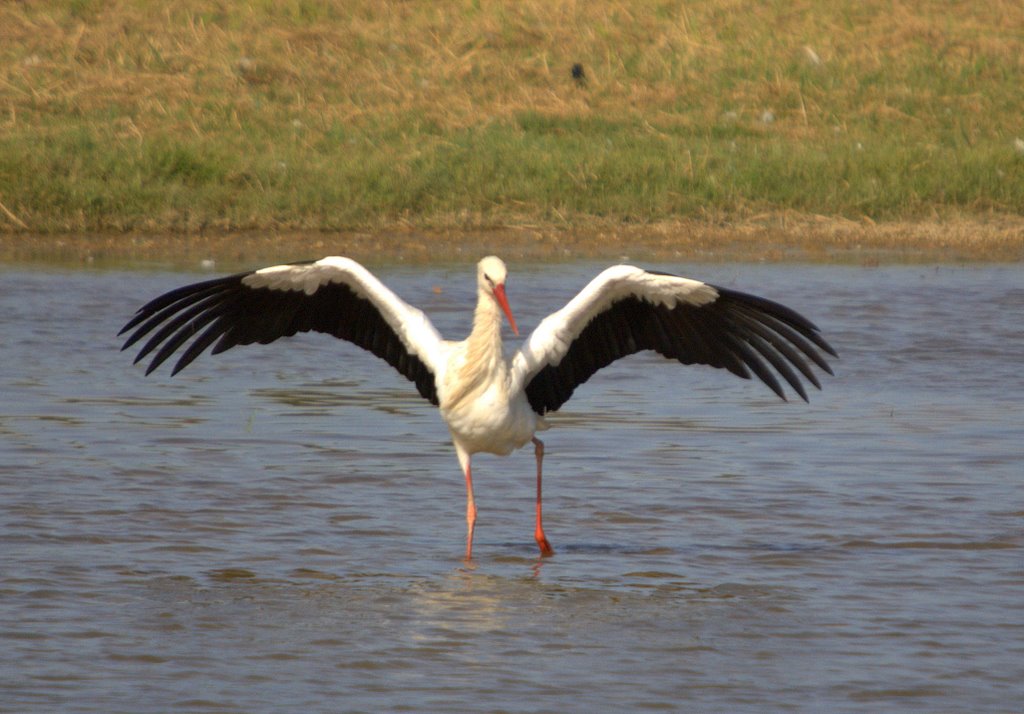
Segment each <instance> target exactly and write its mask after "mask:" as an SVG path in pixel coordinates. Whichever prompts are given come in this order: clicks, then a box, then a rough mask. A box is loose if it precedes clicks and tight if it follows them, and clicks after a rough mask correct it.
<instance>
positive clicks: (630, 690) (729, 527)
mask: <svg viewBox="0 0 1024 714" xmlns="http://www.w3.org/2000/svg"><path fill="white" fill-rule="evenodd" d="M600 267H603V266H600V265H593V264H570V265H557V266H531V265H513V266H511V268H512V271H513V272H512V278H511V280H510V283H509V296H510V299H511V301H512V305H513V308H514V310H515V311H516V317H517V320H518V321H519V324H520V326H521V327H522V328H523V329H524V332H525V331H527V330H528V329H529V328H530V327H531V326H532V325H536V324H537V322H538V321H539V320H540V319H541V318H542V317H543V316H544V315H546V314H547V313H548V312H550V311H552V310H554V309H556V308H557V307H560V306H561V305H562V304H563V303H564V302H565V301H566V300H567V299H568V298H569V297H570V296H571V295H572V294H573V293H574V292H575V291H576V290H577V289H579V288H580V287H581V286H582V285H583V284H584V283H585V282H586V280H587V279H589V277H590V276H592V275H593V274H594V273H596V272H597V270H598V269H599V268H600ZM651 267H657V268H661V269H665V270H670V271H673V272H680V271H682V272H684V273H685V274H689V275H692V276H695V277H701V278H705V279H709V280H711V281H713V282H717V283H718V284H721V285H724V286H728V287H735V288H738V289H743V290H747V291H751V292H756V293H760V294H763V295H765V296H768V297H771V298H774V299H777V300H780V301H782V302H784V303H786V304H789V305H791V306H793V307H795V308H797V309H798V310H800V311H801V312H804V313H805V314H806V315H808V316H809V317H811V318H812V319H813V320H815V321H816V322H817V323H818V324H820V325H821V326H822V327H823V328H824V330H825V334H826V336H827V338H828V339H829V340H830V341H831V342H832V344H833V345H834V346H835V347H836V348H837V349H838V350H839V352H840V353H841V355H842V358H841V359H840V360H839V361H838V362H836V377H834V378H828V379H827V380H825V384H824V386H825V390H824V391H823V392H821V393H818V392H814V393H813V394H812V395H811V403H810V404H809V405H808V404H804V403H802V402H800V401H799V400H797V401H792V402H789V403H783V402H781V401H779V400H777V399H776V398H775V397H774V396H773V395H772V394H771V392H770V391H769V390H768V389H767V388H765V387H764V386H763V385H760V384H756V383H751V382H745V381H742V380H739V379H736V378H735V377H733V376H731V375H728V374H724V373H721V372H719V371H715V370H711V369H708V368H682V367H679V366H678V365H675V364H672V363H668V362H664V361H662V360H660V359H657V358H654V357H649V356H636V357H633V358H630V359H628V360H624V361H621V362H619V363H617V364H616V365H615V366H613V367H611V368H609V369H607V370H605V371H603V372H600V373H599V374H598V375H596V376H595V377H594V378H593V379H592V380H591V381H590V382H589V383H588V384H587V385H585V386H584V387H582V388H581V389H579V390H578V391H577V393H576V395H575V396H574V397H573V399H572V400H571V401H570V402H569V403H568V404H567V405H566V406H565V407H564V408H563V411H561V412H559V413H558V414H557V415H555V416H553V417H552V418H551V422H552V423H553V425H554V428H553V429H552V430H551V431H548V432H546V434H544V435H543V438H544V440H545V442H546V444H547V460H546V462H545V466H546V472H545V473H546V479H545V504H546V509H545V526H546V530H547V532H548V536H549V538H551V541H552V544H553V545H554V547H555V550H556V555H555V557H553V558H551V559H546V560H544V561H543V562H539V561H538V559H537V557H536V552H535V551H536V546H535V545H534V543H533V541H532V529H533V522H532V519H533V509H532V499H533V455H532V450H530V449H526V450H523V451H521V452H518V453H517V454H515V455H513V456H511V457H509V458H506V459H500V458H497V457H490V456H486V455H484V456H480V457H478V459H477V460H476V462H475V466H476V468H475V473H474V476H475V479H474V482H475V485H476V490H477V501H478V506H479V508H480V520H479V522H478V526H477V536H476V544H475V555H476V560H475V563H474V564H473V566H472V567H468V566H467V565H466V564H464V563H462V562H461V560H460V557H461V553H462V549H463V547H464V544H463V538H464V508H465V501H464V498H465V496H464V490H463V483H462V477H461V475H460V473H459V470H458V465H457V462H456V460H455V456H454V453H453V451H452V448H451V445H450V444H449V442H448V438H447V432H446V430H445V428H444V426H443V424H442V422H441V421H440V418H439V417H438V416H437V414H436V413H435V411H434V409H433V408H432V407H431V406H430V405H429V404H427V403H426V402H424V401H423V400H421V399H420V398H419V397H418V396H417V395H416V392H415V389H414V388H413V387H412V385H411V384H409V383H407V382H405V381H404V380H403V379H402V378H401V377H400V376H398V375H397V373H394V372H393V371H392V370H391V369H390V368H388V367H387V366H386V365H385V364H384V363H383V362H380V361H378V360H376V359H375V358H373V357H372V356H371V355H369V354H368V353H364V352H361V351H359V350H358V349H355V348H353V347H351V346H348V345H345V344H343V343H340V342H338V341H336V340H333V339H331V338H328V337H324V336H309V335H307V336H303V337H300V338H296V339H292V340H288V341H284V342H278V343H275V344H274V345H271V346H268V347H249V348H241V349H235V350H232V351H230V352H228V353H225V354H223V355H220V356H217V357H212V358H211V357H208V356H204V357H202V358H200V360H199V361H197V362H196V363H195V364H194V365H192V366H191V367H190V368H189V369H187V370H186V371H185V372H183V373H182V374H180V375H178V376H177V377H175V378H173V379H171V378H170V377H168V376H167V375H168V371H167V369H166V368H164V369H162V370H161V371H160V372H158V373H156V374H154V375H152V376H151V377H149V378H145V377H143V370H142V369H141V368H140V367H133V366H132V365H131V356H130V355H129V354H127V353H120V352H118V348H119V346H120V340H119V339H118V338H116V337H115V333H116V332H117V330H118V328H119V327H120V326H121V325H122V324H123V323H124V321H125V320H126V319H127V318H128V317H129V316H130V315H131V313H132V311H133V310H134V309H135V308H136V307H137V306H138V305H140V304H141V303H142V302H143V301H145V300H146V299H148V298H150V297H152V296H154V295H156V294H157V293H159V292H160V291H163V290H165V289H168V288H171V287H175V286H177V285H180V284H183V283H185V282H189V281H192V280H196V279H202V278H204V277H208V274H182V273H154V272H145V273H143V272H101V271H79V272H68V271H55V270H45V269H34V270H21V269H12V268H8V269H5V270H3V271H2V272H0V328H2V334H3V340H2V342H0V370H2V371H0V389H2V394H3V405H4V406H3V410H2V415H0V543H2V553H0V640H2V644H3V646H2V647H0V709H2V710H3V711H19V712H20V711H40V712H43V711H46V712H51V711H76V712H104V713H110V712H166V711H196V712H202V711H218V712H220V711H238V712H277V711H350V712H356V711H365V712H380V711H403V710H404V711H446V712H489V711H493V712H497V711H502V712H533V711H579V710H583V709H585V708H588V709H591V710H594V711H622V710H630V711H648V710H653V711H666V710H669V711H671V710H676V709H678V710H681V711H700V712H763V711H808V712H817V711H830V712H877V711H904V712H913V711H935V712H940V711H941V712H948V711H972V712H1007V711H1014V710H1017V709H1019V708H1020V702H1021V698H1022V695H1024V684H1022V682H1024V604H1022V603H1024V598H1022V597H1021V593H1022V587H1024V504H1022V499H1021V492H1022V491H1021V483H1022V474H1024V469H1022V457H1024V446H1022V444H1024V439H1022V436H1024V417H1022V416H1021V404H1022V403H1024V369H1022V367H1024V362H1022V359H1024V358H1022V354H1024V320H1022V319H1021V318H1022V315H1024V269H1022V268H1021V267H1020V266H1016V265H1010V266H998V267H986V266H973V267H951V266H950V267H921V266H917V267H882V268H854V267H827V266H802V265H712V266H708V265H705V266H685V265H678V264H676V265H658V266H651ZM380 273H381V275H382V276H383V277H384V278H385V279H386V280H387V282H388V283H389V284H391V285H392V286H393V287H394V288H395V289H396V290H397V291H398V292H399V293H400V294H401V295H403V296H404V297H405V298H406V299H408V300H409V301H411V302H413V303H416V304H418V305H420V306H422V307H424V308H425V309H426V310H427V312H428V313H429V314H430V315H431V316H432V318H433V319H434V320H435V322H436V324H437V325H438V326H439V327H440V329H441V330H442V332H444V333H445V334H448V335H452V336H457V335H460V334H461V333H463V332H465V330H467V329H468V327H469V317H470V311H471V303H472V300H473V291H474V285H473V272H472V269H471V268H470V267H467V266H459V267H452V268H447V267H438V268H433V269H429V270H422V269H416V270H412V269H402V268H390V269H385V270H381V271H380ZM435 288H440V290H435Z"/></svg>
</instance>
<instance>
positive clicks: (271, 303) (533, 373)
mask: <svg viewBox="0 0 1024 714" xmlns="http://www.w3.org/2000/svg"><path fill="white" fill-rule="evenodd" d="M506 277H507V270H506V268H505V264H504V263H503V262H502V261H501V260H500V259H499V258H496V257H494V256H490V257H487V258H484V259H483V260H481V261H480V262H479V263H478V264H477V305H476V312H475V313H474V316H473V330H472V332H470V334H469V337H467V338H466V339H465V340H461V341H459V342H453V341H449V340H445V339H443V338H442V337H441V335H440V333H438V331H437V330H436V329H435V328H434V326H433V324H431V322H430V320H429V319H428V318H427V316H426V315H424V314H423V312H421V311H420V310H417V309H416V308H414V307H412V306H410V305H408V304H407V303H405V302H404V301H403V300H402V299H401V298H399V297H398V296H397V295H395V293H393V292H392V291H391V290H389V289H388V288H387V287H386V286H385V285H384V284H383V283H382V282H381V281H380V280H378V279H377V278H376V277H374V276H373V275H372V274H371V273H370V272H369V271H368V270H367V269H366V268H364V267H363V266H362V265H360V264H359V263H357V262H355V261H354V260H351V259H349V258H341V257H329V258H323V259H322V260H318V261H316V262H312V261H309V262H302V263H292V264H288V265H275V266H272V267H269V268H263V269H262V270H257V271H254V272H249V273H239V274H237V275H231V276H228V277H224V278H216V279H214V280H207V281H205V282H201V283H196V284H194V285H186V286H185V287H181V288H178V289H177V290H172V291H170V292H168V293H166V294H164V295H161V296H160V297H158V298H156V299H155V300H152V301H151V302H149V303H147V304H146V305H144V306H142V307H141V308H140V309H139V311H138V312H137V313H136V314H135V316H134V317H133V318H132V319H131V321H129V322H128V324H127V325H125V326H124V328H123V329H122V330H121V333H120V334H123V333H125V332H127V331H129V330H132V333H131V335H130V336H129V337H128V339H127V341H126V342H125V344H124V347H122V349H126V348H128V347H130V346H132V345H134V344H135V343H137V342H138V341H139V340H141V339H142V338H143V337H145V336H146V335H149V334H150V333H151V332H153V331H154V330H156V332H155V334H153V335H152V337H150V338H149V340H148V341H147V342H146V343H145V345H144V346H143V347H142V349H141V350H140V351H139V354H138V356H137V357H136V358H135V362H139V361H140V360H142V359H143V358H145V357H146V356H147V355H149V354H151V353H153V352H154V351H155V354H154V355H153V357H152V360H151V361H150V363H149V367H148V368H147V370H146V374H149V373H150V372H152V371H153V370H154V369H156V368H157V367H159V366H160V365H161V364H162V363H163V362H164V361H165V360H167V359H168V358H169V357H170V356H171V355H172V354H174V353H175V351H177V350H178V349H179V348H180V347H182V345H184V344H185V343H186V342H188V341H189V340H190V339H191V340H192V342H191V343H190V344H189V345H188V347H187V348H186V349H185V351H184V352H183V353H182V354H181V356H180V357H179V358H178V361H177V363H176V364H175V366H174V369H173V370H172V372H171V373H172V374H176V373H177V372H178V371H180V370H181V369H182V368H184V367H185V366H187V365H188V364H189V363H191V362H192V361H193V360H194V359H195V358H196V357H198V356H199V355H200V354H201V353H202V352H203V351H204V350H206V349H207V348H208V347H210V346H211V345H213V350H212V353H213V354H217V353H219V352H223V351H225V350H227V349H230V348H231V347H234V346H235V345H248V344H252V343H254V342H259V343H261V344H266V343H269V342H273V341H274V340H276V339H278V338H280V337H286V336H290V335H294V334H295V333H296V332H307V331H310V330H315V331H317V332H325V333H327V334H330V335H334V336H335V337H339V338H341V339H343V340H348V341H350V342H352V343H354V344H356V345H358V346H360V347H362V348H364V349H366V350H369V351H370V352H372V353H373V354H375V355H377V356H378V357H380V358H382V359H384V360H385V361H386V362H387V363H388V364H390V365H391V366H392V367H394V368H395V369H397V370H398V371H399V372H400V373H401V374H403V375H404V376H405V377H407V378H408V379H409V380H411V381H412V382H413V383H415V384H416V388H417V389H418V390H419V393H420V395H422V396H423V397H424V398H425V399H427V400H429V401H430V402H431V403H432V404H434V405H436V406H438V407H440V410H441V416H442V418H443V419H444V421H445V423H446V424H447V425H448V429H449V430H450V431H451V436H452V442H453V443H454V445H455V452H456V454H457V455H458V459H459V464H460V465H461V466H462V471H463V474H464V475H465V478H466V525H467V533H466V559H467V560H469V559H470V558H471V557H472V554H473V528H474V525H475V523H476V506H475V504H474V502H473V476H472V468H471V459H472V456H473V454H477V453H480V452H485V453H491V454H500V455H507V454H509V453H511V452H512V451H513V450H515V449H518V448H520V447H522V446H525V445H526V444H527V443H528V442H532V443H533V446H534V452H535V456H536V460H537V525H536V530H535V532H534V538H535V540H536V541H537V545H538V546H539V547H540V552H541V555H543V556H546V555H551V554H552V553H553V552H554V551H553V550H552V548H551V544H550V543H549V542H548V539H547V537H545V535H544V529H543V526H542V524H541V465H542V461H543V457H544V444H543V443H542V442H541V441H540V440H539V439H538V438H537V437H536V436H535V433H536V432H537V431H538V430H542V429H546V428H547V424H546V423H545V421H544V415H545V414H546V413H547V412H551V411H555V410H556V409H558V408H559V407H561V406H562V404H564V403H565V401H566V400H567V399H569V397H570V396H572V393H573V390H575V389H576V387H578V386H579V385H581V384H583V383H584V382H585V381H587V379H589V378H590V376H591V375H593V374H594V372H596V371H597V370H599V369H601V368H602V367H605V366H607V365H608V364H610V363H611V362H613V361H615V360H617V359H619V358H620V357H625V356H626V355H630V354H633V353H634V352H639V351H641V350H655V351H656V352H658V353H660V354H662V355H664V356H665V357H668V358H672V359H676V360H679V361H680V362H682V363H683V364H707V365H711V366H712V367H724V368H725V369H727V370H729V371H730V372H732V373H733V374H736V375H738V376H740V377H743V378H744V379H749V378H750V375H751V373H753V374H755V375H757V377H759V378H760V379H761V380H762V381H763V382H764V383H765V384H767V385H768V386H769V387H770V388H771V389H772V390H773V391H774V392H775V393H776V394H778V395H779V396H780V397H781V398H783V399H785V394H784V393H783V390H782V387H781V385H780V384H779V380H778V378H777V377H776V375H775V372H777V373H778V375H780V376H781V377H782V378H783V379H784V380H785V381H786V382H787V383H789V385H790V386H791V387H792V388H793V389H794V390H795V391H796V392H797V394H799V395H800V396H801V397H802V398H803V399H804V400H805V401H806V400H807V394H806V392H805V391H804V388H803V385H802V383H801V379H800V376H799V375H803V378H804V379H806V380H807V381H808V382H810V383H811V384H813V385H814V386H815V387H818V388H819V389H820V388H821V385H820V384H819V383H818V380H817V378H816V377H815V374H814V372H813V371H812V368H811V364H810V363H814V364H815V365H817V366H818V367H819V368H820V369H822V370H824V371H825V372H827V373H829V374H831V373H832V371H831V369H830V368H829V366H828V364H827V362H826V361H825V358H824V356H823V354H822V353H827V354H830V355H833V356H835V355H836V353H835V351H834V350H833V349H832V348H831V347H830V346H829V344H828V343H827V342H826V341H825V340H824V338H822V337H821V335H820V334H819V332H818V328H817V327H815V326H814V325H813V324H812V323H811V322H810V321H809V320H807V319H806V318H804V317H802V316H801V315H799V314H797V313H796V312H794V311H793V310H791V309H789V308H787V307H785V306H783V305H779V304H778V303H775V302H771V301H770V300H765V299H764V298H760V297H755V296H753V295H747V294H745V293H741V292H736V291H734V290H728V289H725V288H720V287H715V286H713V285H709V284H707V283H702V282H700V281H697V280H690V279H688V278H681V277H678V276H675V275H669V274H666V273H658V272H653V271H647V270H641V269H640V268H636V267H633V266H630V265H616V266H613V267H611V268H608V269H607V270H605V271H604V272H602V273H601V274H600V275H598V276H597V277H596V278H594V279H593V280H592V281H591V282H590V284H589V285H587V286H586V287H585V288H584V289H583V290H582V292H580V293H579V294H578V295H576V297H574V298H573V299H572V300H570V301H569V303H568V304H567V305H566V306H565V307H563V308H562V309H561V310H559V311H558V312H556V313H554V314H552V315H550V316H548V317H547V318H546V319H544V320H543V321H542V322H541V323H540V325H539V326H538V327H537V329H536V330H534V331H533V333H532V334H531V335H530V336H529V337H528V338H527V339H526V340H525V342H523V344H522V346H521V347H520V348H519V350H517V351H516V352H515V354H514V355H512V356H511V358H509V357H507V356H506V355H505V353H504V352H503V348H502V341H501V312H504V313H505V316H506V317H507V318H508V321H509V326H510V327H511V328H512V332H513V333H515V334H517V335H518V334H519V331H518V329H517V328H516V323H515V320H514V319H513V317H512V310H511V309H510V308H509V304H508V300H507V298H506V296H505V280H506ZM499 310H500V312H499ZM769 365H770V366H771V368H773V369H774V371H775V372H773V371H772V369H770V368H769ZM798 373H799V374H798Z"/></svg>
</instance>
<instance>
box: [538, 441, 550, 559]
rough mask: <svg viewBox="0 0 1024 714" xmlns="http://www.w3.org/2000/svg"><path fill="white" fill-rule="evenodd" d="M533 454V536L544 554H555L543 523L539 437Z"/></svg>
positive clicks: (541, 452) (542, 459)
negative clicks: (535, 459) (535, 489)
mask: <svg viewBox="0 0 1024 714" xmlns="http://www.w3.org/2000/svg"><path fill="white" fill-rule="evenodd" d="M533 454H534V456H536V457H537V528H536V529H535V530H534V531H533V537H534V539H535V540H536V541H537V545H538V546H539V547H540V554H541V555H542V556H548V555H554V554H555V551H554V549H553V548H552V547H551V543H549V542H548V539H547V536H545V535H544V526H543V525H542V524H541V497H540V491H541V489H540V480H541V476H540V474H541V464H542V463H543V462H544V442H543V441H541V440H540V439H538V438H537V437H533Z"/></svg>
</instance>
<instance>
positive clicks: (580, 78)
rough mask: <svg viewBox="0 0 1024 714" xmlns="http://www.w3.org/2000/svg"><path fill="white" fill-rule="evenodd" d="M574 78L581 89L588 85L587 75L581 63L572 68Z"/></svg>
mask: <svg viewBox="0 0 1024 714" xmlns="http://www.w3.org/2000/svg"><path fill="white" fill-rule="evenodd" d="M572 78H573V79H574V80H576V84H578V85H580V86H581V87H582V86H583V85H584V84H586V83H587V73H586V72H584V71H583V65H581V64H580V63H579V62H577V63H576V64H574V65H573V66H572Z"/></svg>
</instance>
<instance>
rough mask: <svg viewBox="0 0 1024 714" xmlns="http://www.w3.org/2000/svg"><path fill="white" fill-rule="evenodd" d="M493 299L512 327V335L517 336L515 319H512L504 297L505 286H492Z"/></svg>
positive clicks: (517, 329)
mask: <svg viewBox="0 0 1024 714" xmlns="http://www.w3.org/2000/svg"><path fill="white" fill-rule="evenodd" d="M494 299H495V300H497V301H498V305H500V306H501V309H502V311H503V312H504V313H505V317H507V318H508V324H509V325H510V326H511V327H512V334H513V335H516V336H517V337H518V336H519V328H518V327H516V319H515V318H514V317H512V308H510V307H509V306H508V298H507V297H505V284H504V283H501V284H500V285H495V286H494Z"/></svg>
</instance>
